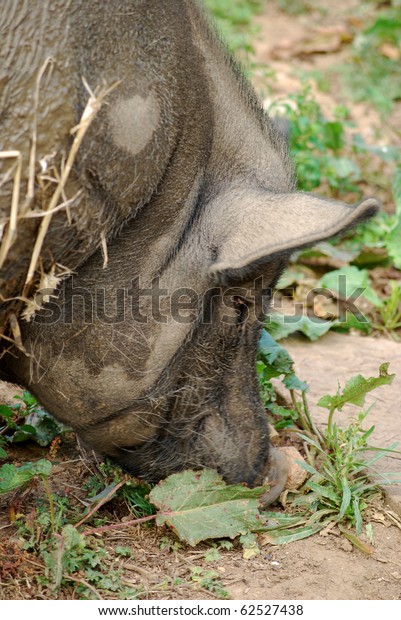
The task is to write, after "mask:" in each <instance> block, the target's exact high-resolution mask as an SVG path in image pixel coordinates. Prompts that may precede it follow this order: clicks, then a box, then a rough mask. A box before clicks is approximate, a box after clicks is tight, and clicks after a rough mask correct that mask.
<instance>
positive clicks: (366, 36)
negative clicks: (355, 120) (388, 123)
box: [340, 4, 401, 116]
mask: <svg viewBox="0 0 401 620" xmlns="http://www.w3.org/2000/svg"><path fill="white" fill-rule="evenodd" d="M400 35H401V6H400V5H398V6H397V5H396V4H394V5H393V6H392V7H389V8H387V9H385V10H383V11H381V12H380V13H379V15H378V16H376V18H375V19H374V21H373V22H372V23H371V24H370V25H369V26H368V27H367V28H365V29H364V30H363V31H362V32H361V33H360V34H358V35H357V36H356V37H355V40H354V42H353V46H352V52H353V53H352V57H351V60H350V61H349V62H348V63H346V64H345V65H344V66H343V67H342V68H341V70H340V73H342V75H343V78H344V83H345V85H346V86H347V91H348V92H349V95H350V96H351V97H352V98H353V99H354V100H355V101H370V102H372V103H373V104H374V105H375V106H376V107H377V109H378V110H379V111H380V113H381V114H382V115H383V116H385V115H388V114H390V113H391V111H392V108H393V104H394V101H396V100H398V99H401V65H400V59H401V44H400V41H401V38H400Z"/></svg>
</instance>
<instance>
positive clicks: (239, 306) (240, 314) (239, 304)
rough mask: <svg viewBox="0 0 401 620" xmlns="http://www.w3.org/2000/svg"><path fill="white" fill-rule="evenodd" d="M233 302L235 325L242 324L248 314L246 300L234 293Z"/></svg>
mask: <svg viewBox="0 0 401 620" xmlns="http://www.w3.org/2000/svg"><path fill="white" fill-rule="evenodd" d="M233 302H234V308H235V311H236V313H237V325H243V324H244V323H245V321H246V320H247V318H248V314H249V307H248V302H247V300H246V299H245V298H244V297H239V296H238V295H234V297H233Z"/></svg>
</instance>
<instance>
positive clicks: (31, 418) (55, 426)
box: [0, 390, 68, 458]
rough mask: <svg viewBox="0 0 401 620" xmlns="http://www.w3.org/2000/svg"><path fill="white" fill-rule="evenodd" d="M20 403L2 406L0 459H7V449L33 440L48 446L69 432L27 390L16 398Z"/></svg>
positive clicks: (0, 416) (0, 412)
mask: <svg viewBox="0 0 401 620" xmlns="http://www.w3.org/2000/svg"><path fill="white" fill-rule="evenodd" d="M14 398H15V400H17V401H18V402H16V403H13V404H10V405H0V458H6V456H7V452H6V451H5V447H6V446H7V444H10V443H20V442H22V441H27V440H29V439H32V440H33V441H35V442H36V443H38V444H39V445H40V446H47V445H49V444H50V443H51V441H52V440H53V439H54V438H55V437H56V436H57V435H60V434H62V433H64V432H65V431H66V430H68V427H66V426H65V425H64V424H62V423H61V422H58V421H57V420H55V419H54V418H53V417H52V416H51V415H50V414H49V413H47V411H45V410H44V409H43V407H42V406H41V405H40V404H39V403H38V401H37V400H36V398H35V397H34V396H32V394H30V393H29V392H28V391H27V390H25V391H24V392H23V393H22V396H14Z"/></svg>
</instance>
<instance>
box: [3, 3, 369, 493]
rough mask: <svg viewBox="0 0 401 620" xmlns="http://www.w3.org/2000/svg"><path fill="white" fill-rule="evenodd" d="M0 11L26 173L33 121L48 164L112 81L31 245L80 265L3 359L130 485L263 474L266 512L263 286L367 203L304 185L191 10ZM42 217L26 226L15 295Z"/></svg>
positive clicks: (46, 257)
mask: <svg viewBox="0 0 401 620" xmlns="http://www.w3.org/2000/svg"><path fill="white" fill-rule="evenodd" d="M6 4H7V2H6ZM8 9H9V11H8V13H7V11H4V8H3V10H2V13H3V14H4V13H7V15H5V16H2V18H1V19H3V21H4V23H3V33H2V40H1V46H2V48H3V49H2V54H3V60H4V63H3V64H2V67H3V69H2V71H3V78H4V72H6V79H3V80H2V82H1V84H2V87H4V94H3V99H2V101H3V102H6V104H7V107H6V108H5V109H4V110H2V115H1V117H0V124H1V128H2V135H3V136H4V135H8V136H9V144H11V145H12V148H14V149H18V150H19V151H20V152H21V154H22V155H21V156H22V160H23V162H27V160H28V153H29V148H30V142H29V137H30V131H29V128H30V126H31V124H32V122H33V118H32V115H33V113H34V114H35V123H36V128H37V131H36V136H37V147H36V148H37V156H38V160H41V161H42V162H43V160H44V159H46V156H47V155H48V154H50V153H52V152H53V151H54V152H55V153H56V154H57V153H58V154H60V153H63V149H64V151H65V150H66V149H67V148H68V143H69V142H68V141H69V139H70V138H69V136H68V132H69V130H70V129H71V127H73V125H74V123H77V122H78V120H79V118H80V117H81V114H82V110H83V109H84V106H85V103H86V101H87V98H88V88H90V89H91V90H93V91H95V89H96V88H99V87H101V86H102V85H103V86H105V87H111V86H113V88H110V92H109V93H108V95H107V96H106V97H105V100H104V103H103V105H102V107H101V109H100V111H99V112H98V114H97V115H96V117H95V118H94V120H93V122H92V124H91V125H90V127H89V129H88V131H87V134H86V135H85V138H84V140H83V143H82V145H81V147H80V149H79V151H78V154H77V157H76V159H75V162H74V169H73V172H72V174H71V175H70V178H69V181H68V184H67V185H66V188H65V192H66V196H67V197H68V196H75V199H74V200H72V202H71V208H68V209H60V210H59V211H58V212H56V213H55V214H54V216H53V219H52V222H51V225H50V227H49V231H48V234H47V236H46V239H45V242H44V245H43V248H42V257H43V262H42V268H43V269H44V268H45V267H43V265H46V264H55V263H61V264H62V265H63V266H64V267H67V268H69V269H72V270H74V271H75V273H74V275H72V276H70V277H68V278H66V279H64V280H63V282H62V283H61V285H60V286H59V288H58V290H57V291H56V292H53V291H50V292H49V294H53V297H50V301H49V303H47V304H45V305H44V306H43V308H42V309H41V310H39V311H37V312H36V314H35V316H34V317H33V318H31V319H30V321H24V320H22V319H21V320H20V321H19V323H20V327H21V337H22V343H23V346H24V348H25V352H23V351H21V350H18V349H17V348H14V350H12V351H10V352H8V354H7V355H6V356H4V357H3V359H2V364H3V373H5V374H7V376H8V377H11V378H12V379H13V380H14V381H17V382H19V383H20V384H21V385H24V386H26V387H27V388H28V389H29V390H31V391H32V392H33V393H34V394H35V396H36V397H37V398H38V399H39V401H40V402H41V403H42V404H43V406H44V407H46V408H47V409H48V411H49V412H51V413H52V414H53V415H54V416H56V417H57V418H58V419H59V420H62V421H63V422H66V423H69V424H71V425H72V426H73V428H74V429H75V430H76V431H77V433H78V434H79V435H80V437H81V438H82V439H83V440H84V441H85V442H86V443H87V444H89V445H90V446H92V447H93V448H94V449H95V450H97V451H98V452H99V453H102V454H104V455H107V456H109V457H111V458H112V459H114V460H115V461H117V462H118V463H120V464H121V465H122V466H123V467H124V468H125V469H127V470H128V471H130V472H133V473H134V474H136V475H138V476H141V477H143V478H145V479H147V480H150V481H157V480H159V479H160V478H162V477H164V476H166V475H168V474H170V473H172V472H176V471H179V470H182V469H185V468H188V467H193V468H200V467H203V466H210V467H214V468H217V470H218V471H219V472H221V474H222V475H223V476H224V478H225V479H226V480H227V481H228V482H245V483H247V484H249V485H255V484H259V483H262V482H263V480H264V479H265V478H266V476H268V477H269V479H270V481H271V482H272V484H275V487H274V490H273V491H271V492H270V493H267V494H266V496H265V498H264V501H265V503H268V502H270V501H272V500H273V499H274V498H275V497H276V496H277V494H278V492H279V491H280V490H281V489H282V487H283V484H284V482H285V475H281V476H280V475H279V473H278V474H277V476H278V480H274V478H275V471H276V470H279V472H280V471H282V468H281V465H280V463H279V464H278V465H277V463H276V459H275V457H274V453H273V451H271V454H269V442H268V430H267V419H266V414H265V411H264V409H263V406H262V405H261V402H260V399H259V394H258V382H257V376H256V371H255V358H256V350H257V344H258V339H259V336H260V331H261V329H262V324H263V317H264V316H265V314H266V313H267V312H268V309H269V302H270V298H271V290H272V287H274V285H275V283H276V282H277V279H278V278H279V276H280V274H281V272H282V270H283V268H284V267H285V265H286V263H287V261H288V258H289V256H290V254H291V252H293V251H294V250H295V249H297V248H302V247H305V246H307V245H310V244H313V243H315V242H317V241H319V240H322V239H326V238H328V237H331V236H333V235H336V234H337V233H340V232H341V231H343V230H345V229H347V228H348V227H350V226H353V225H354V224H355V223H356V222H358V221H359V220H362V219H363V218H365V217H367V216H370V215H372V214H373V213H374V212H375V210H376V208H377V204H376V201H375V200H373V199H366V200H364V201H362V202H361V203H359V204H358V205H356V206H354V207H350V206H347V205H346V204H343V203H340V202H335V201H332V200H325V199H323V198H320V197H318V196H314V195H310V194H306V193H299V192H297V191H296V184H295V177H294V172H293V167H292V164H291V161H290V159H289V155H288V149H287V144H286V140H285V139H284V137H283V135H282V133H281V131H280V130H279V129H278V128H277V127H276V125H275V123H274V121H273V120H272V119H271V118H269V116H268V114H267V113H266V112H264V111H263V109H262V106H261V104H260V102H259V100H258V98H257V96H256V94H255V92H254V91H253V89H252V88H251V86H250V85H249V84H248V82H247V81H246V80H245V79H244V77H243V76H242V74H241V73H240V71H239V69H238V68H237V66H236V64H235V62H234V61H233V59H232V58H231V57H230V56H229V54H228V53H227V52H226V51H225V49H224V48H223V46H222V45H221V43H220V41H219V38H218V36H216V34H215V33H214V31H213V28H212V27H210V26H209V24H208V20H207V19H206V18H205V16H204V14H203V11H202V8H201V7H200V6H199V5H198V3H197V2H195V1H194V0H168V1H166V0H151V1H144V0H115V1H113V2H108V1H107V0H71V2H68V3H65V2H63V1H61V0H54V1H53V2H52V3H51V4H49V3H46V2H42V0H34V1H33V2H30V3H24V2H19V3H18V2H17V3H14V2H9V6H8ZM50 57H51V58H52V61H51V62H52V72H49V73H48V72H47V71H44V70H43V71H42V76H41V80H39V78H38V75H39V72H40V71H41V70H42V68H43V67H44V66H45V65H44V63H46V60H47V59H48V58H50ZM4 67H5V68H4ZM38 84H39V85H40V88H39V87H38ZM35 93H36V99H35ZM35 102H36V103H35ZM56 157H57V155H56ZM24 175H25V177H26V176H28V172H27V171H26V170H25V167H24V166H23V167H22V178H24ZM79 189H80V190H81V191H80V192H78V193H77V190H79ZM33 222H34V224H33ZM37 225H38V224H37V221H36V220H33V219H31V220H27V221H26V222H21V227H18V230H17V239H16V241H14V244H13V245H12V248H11V252H10V255H9V260H8V262H6V263H5V268H4V270H3V275H4V274H5V277H4V286H5V291H6V293H7V295H8V297H11V296H12V295H13V294H15V291H14V289H13V287H14V285H15V283H16V282H17V281H18V280H19V279H21V277H22V278H23V277H25V275H26V270H27V268H28V262H29V257H30V254H31V251H32V244H31V242H30V241H29V239H30V235H31V236H32V234H33V233H32V230H34V226H36V227H37ZM24 226H25V228H24ZM35 230H36V229H35ZM18 235H19V237H18ZM101 239H103V253H102V251H101V249H99V248H100V241H101ZM106 248H107V260H105V256H104V254H105V252H106ZM46 261H47V263H46ZM49 261H50V263H49ZM7 269H8V270H9V271H7ZM16 270H17V271H16ZM18 270H19V271H18ZM5 296H6V295H3V297H5ZM42 297H43V296H42ZM269 469H270V474H269ZM284 469H285V468H284ZM276 473H277V472H276Z"/></svg>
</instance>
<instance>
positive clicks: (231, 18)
mask: <svg viewBox="0 0 401 620" xmlns="http://www.w3.org/2000/svg"><path fill="white" fill-rule="evenodd" d="M205 4H206V7H207V8H208V9H209V11H210V12H211V13H212V15H213V18H214V20H215V21H216V23H217V26H218V28H219V30H220V32H221V35H222V38H223V39H224V40H225V41H227V42H228V46H229V49H230V51H231V52H232V53H233V54H234V55H236V56H237V57H239V58H240V59H242V60H244V59H246V58H247V57H248V56H252V55H253V54H254V53H255V50H254V48H253V45H252V41H253V39H254V37H255V35H256V34H257V32H258V28H257V27H256V26H255V25H254V24H253V17H254V16H255V15H256V14H258V13H260V12H261V11H262V10H263V4H264V3H263V0H206V2H205Z"/></svg>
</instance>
